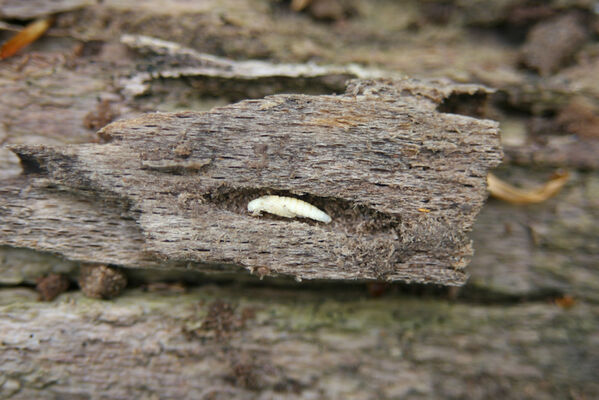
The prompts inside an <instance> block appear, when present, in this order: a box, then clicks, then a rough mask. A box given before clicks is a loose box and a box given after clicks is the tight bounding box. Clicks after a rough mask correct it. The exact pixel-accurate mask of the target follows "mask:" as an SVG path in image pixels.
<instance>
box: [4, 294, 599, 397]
mask: <svg viewBox="0 0 599 400" xmlns="http://www.w3.org/2000/svg"><path fill="white" fill-rule="evenodd" d="M3 294H4V296H10V299H9V302H12V301H14V299H21V300H20V302H19V304H15V305H5V306H3V307H0V332H1V333H0V374H2V376H3V381H2V383H3V384H2V388H1V389H0V390H1V391H0V393H1V394H2V395H3V397H5V398H6V397H10V398H11V399H31V398H36V399H53V398H88V397H91V398H95V399H130V398H161V399H182V398H190V399H192V398H193V399H255V398H264V399H272V398H286V399H311V398H319V399H396V398H405V399H422V398H449V399H458V398H469V399H489V398H506V397H508V398H530V399H555V398H570V397H573V398H589V399H590V398H595V397H597V396H598V395H599V385H598V384H597V381H596V371H597V368H599V362H598V360H599V352H598V351H599V350H598V347H597V346H596V340H597V338H596V333H597V331H596V327H597V324H598V323H599V310H597V307H596V306H587V305H577V306H575V307H574V308H571V309H567V310H564V309H562V308H560V307H558V306H557V305H554V304H550V303H529V304H514V305H510V304H504V305H496V306H482V305H476V304H451V303H448V302H446V301H442V300H423V299H413V298H406V297H398V296H386V297H383V298H381V299H379V300H374V299H367V298H364V296H363V294H361V293H360V292H356V291H355V289H354V290H351V289H347V288H344V289H340V290H339V291H335V290H334V289H331V288H329V289H328V290H327V291H326V294H325V292H323V291H322V290H321V291H310V290H304V291H297V290H284V289H266V288H259V289H248V288H246V289H244V290H243V291H239V290H236V288H235V287H227V286H224V287H222V288H216V287H205V288H201V289H195V290H192V291H190V292H188V293H186V294H181V293H179V292H178V291H177V292H174V293H168V292H166V293H156V292H154V293H144V292H141V291H130V292H129V293H128V294H127V295H125V296H123V297H121V298H119V299H118V300H116V301H115V302H102V301H97V300H93V299H86V298H84V297H83V296H82V295H80V294H63V295H61V297H59V299H58V300H56V301H55V302H54V303H36V302H35V301H31V300H28V299H29V298H31V297H32V296H34V295H29V294H27V293H18V292H16V291H15V290H13V291H8V292H7V291H5V292H4V293H3ZM27 296H29V297H27ZM0 299H2V300H0V301H6V300H5V297H4V298H0ZM11 395H12V396H11Z"/></svg>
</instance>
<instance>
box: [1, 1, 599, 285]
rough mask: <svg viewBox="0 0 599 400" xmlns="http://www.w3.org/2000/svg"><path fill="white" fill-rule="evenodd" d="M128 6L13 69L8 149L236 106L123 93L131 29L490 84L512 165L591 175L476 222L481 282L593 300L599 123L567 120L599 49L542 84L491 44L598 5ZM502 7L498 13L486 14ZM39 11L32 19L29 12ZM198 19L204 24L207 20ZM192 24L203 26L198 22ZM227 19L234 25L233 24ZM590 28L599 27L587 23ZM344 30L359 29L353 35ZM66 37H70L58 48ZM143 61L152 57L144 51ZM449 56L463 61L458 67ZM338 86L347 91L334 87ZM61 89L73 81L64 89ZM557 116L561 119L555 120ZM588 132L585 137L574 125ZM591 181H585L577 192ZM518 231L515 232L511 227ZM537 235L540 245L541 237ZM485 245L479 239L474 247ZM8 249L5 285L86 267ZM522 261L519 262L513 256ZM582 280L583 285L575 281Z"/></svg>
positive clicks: (8, 84)
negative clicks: (598, 131)
mask: <svg viewBox="0 0 599 400" xmlns="http://www.w3.org/2000/svg"><path fill="white" fill-rule="evenodd" d="M37 3H39V2H26V3H25V2H20V1H19V2H13V1H3V2H2V3H0V6H1V7H2V8H1V10H2V11H3V12H5V15H6V10H7V9H8V8H7V7H14V6H15V5H17V6H18V7H21V8H22V7H25V8H27V10H25V11H21V12H22V14H20V15H18V14H11V16H10V17H11V18H29V17H31V16H33V15H35V16H40V15H44V13H47V12H49V11H48V10H46V9H45V8H44V7H41V6H40V5H39V4H37ZM44 3H45V4H46V5H49V4H52V5H53V6H57V7H66V8H56V9H55V10H60V11H64V10H66V9H68V8H69V7H71V4H72V2H70V1H63V2H61V1H53V2H51V3H50V2H44ZM118 3H119V4H118V5H117V4H116V3H115V2H110V1H108V2H106V1H105V2H103V3H101V4H96V5H94V6H93V7H91V8H86V9H82V10H79V11H75V12H66V13H64V14H61V15H60V16H59V21H58V22H57V25H56V26H55V27H54V28H53V29H51V31H50V32H49V35H50V36H49V37H48V39H45V40H43V41H42V42H41V44H40V46H34V47H32V48H31V49H30V50H28V51H27V52H25V53H24V54H23V55H22V56H16V57H14V58H11V59H8V60H4V61H3V63H2V66H1V68H0V76H1V77H2V79H1V80H0V85H1V90H2V93H9V94H10V95H3V96H0V107H1V109H0V115H1V116H2V117H1V119H2V121H1V122H2V123H1V124H0V141H1V142H2V143H4V144H14V143H17V144H18V143H45V144H59V143H81V142H88V141H92V140H96V137H95V133H94V129H93V128H90V127H88V126H91V125H88V124H86V120H89V119H91V120H93V121H95V126H99V127H101V126H102V124H103V123H107V122H110V120H112V119H114V118H118V116H120V117H121V118H129V117H132V116H135V115H139V113H140V112H143V111H150V110H156V109H159V110H165V111H167V110H168V111H171V110H181V109H187V108H192V107H193V108H195V109H198V108H200V109H209V108H210V107H211V106H212V105H213V104H214V101H213V100H212V99H204V98H201V97H200V96H201V95H202V94H211V95H215V94H216V95H221V96H223V97H224V100H222V99H218V100H216V103H217V104H225V103H226V101H227V96H228V92H227V91H222V92H220V94H219V93H218V92H217V90H215V89H217V88H215V87H210V86H207V85H206V81H201V82H198V81H196V80H194V79H193V78H185V79H168V80H164V79H160V78H159V79H155V80H153V81H152V82H151V90H150V92H149V93H148V94H147V95H146V96H144V97H139V98H133V99H123V98H122V97H121V96H120V94H119V91H120V89H121V88H120V87H119V80H118V78H120V77H127V76H133V75H134V74H135V71H139V70H142V69H144V68H146V69H147V68H148V67H150V66H151V61H149V60H150V59H148V58H146V56H144V57H140V55H139V54H138V55H136V54H133V53H131V52H128V51H127V50H126V49H125V48H124V46H123V45H122V44H120V43H119V41H120V38H121V36H122V35H123V33H143V34H147V35H153V36H157V37H160V38H163V39H170V40H175V41H176V42H178V43H181V44H182V45H183V46H186V45H187V46H191V47H193V48H194V49H196V50H198V51H204V52H214V53H218V54H221V55H228V56H233V57H237V58H240V59H244V58H251V57H255V56H256V55H260V56H264V55H268V56H269V57H270V58H272V59H275V60H280V61H288V62H299V61H303V60H305V59H306V58H307V57H308V58H309V57H312V58H314V59H316V60H318V61H319V62H323V61H324V62H335V63H342V62H347V61H357V62H361V61H365V62H367V63H368V64H369V65H376V66H379V67H381V68H384V69H386V70H397V69H400V70H402V71H406V72H410V73H412V74H417V75H421V76H423V75H429V76H439V75H444V74H445V75H449V76H453V77H457V78H458V79H462V80H479V81H482V82H484V83H486V84H488V85H491V86H493V87H497V88H499V89H500V90H499V92H498V94H500V95H505V96H506V99H505V102H506V103H507V106H508V108H507V109H506V108H504V107H503V104H504V103H503V101H504V100H501V99H500V100H501V102H500V103H496V104H495V108H494V110H493V114H492V115H493V118H494V119H499V120H500V121H501V126H502V131H503V135H504V137H506V138H508V139H510V141H509V143H507V141H506V143H507V144H508V146H507V147H506V156H507V160H508V161H510V162H514V163H517V164H519V165H520V166H522V167H523V168H527V167H529V166H537V165H539V164H540V165H545V166H548V167H553V166H560V167H574V168H584V169H586V170H590V171H588V172H587V174H588V175H587V177H586V178H584V179H582V180H579V179H578V178H577V177H576V175H573V176H574V178H573V179H572V184H569V185H568V186H567V187H566V188H565V190H564V193H563V194H561V195H559V196H558V197H557V198H556V199H554V200H551V201H550V202H549V203H548V204H547V205H546V206H545V205H541V206H529V207H525V208H524V209H521V208H518V207H513V206H505V205H502V204H500V203H498V202H491V203H490V204H488V205H487V206H486V207H485V209H484V212H483V214H482V215H481V216H480V218H481V220H480V223H479V225H477V226H475V229H476V232H475V233H474V238H475V246H476V249H477V252H476V258H475V260H474V265H473V268H471V269H470V272H471V273H472V274H473V278H474V280H473V283H476V284H477V287H478V288H481V289H483V290H490V291H491V292H499V293H506V294H514V295H518V296H520V295H524V296H526V295H528V294H535V293H543V292H547V291H550V292H553V291H555V290H558V291H560V292H564V293H573V294H576V295H581V293H585V295H584V297H586V296H587V295H592V293H594V292H596V288H597V287H596V286H595V284H594V283H593V282H594V279H593V277H594V276H595V273H594V272H593V271H594V270H595V269H596V268H595V267H593V265H594V264H596V262H595V260H596V259H597V252H596V251H595V250H593V248H592V247H589V246H590V244H591V243H595V242H596V241H595V237H596V233H594V232H593V230H592V229H589V228H588V226H589V225H592V223H591V224H589V223H587V222H584V221H593V220H594V219H596V218H597V205H596V203H595V202H593V201H592V200H585V201H578V199H581V197H580V196H579V194H580V193H581V190H582V192H584V193H586V195H585V197H584V198H588V199H592V198H593V196H595V197H596V195H595V193H596V184H593V182H594V181H595V179H596V178H595V177H596V172H594V171H595V170H596V162H597V157H594V156H593V155H594V154H596V152H597V151H596V149H595V146H596V145H597V143H599V142H598V141H597V140H593V139H592V135H589V134H587V135H586V136H578V134H577V132H592V129H593V127H594V126H596V125H597V124H596V123H594V122H593V121H594V120H593V118H588V117H584V115H580V113H576V112H574V113H569V114H568V113H566V112H567V111H570V110H571V109H572V108H573V107H572V106H573V105H576V104H578V103H579V102H578V100H579V99H581V98H582V99H583V100H585V101H586V102H587V103H589V101H590V103H589V104H590V105H591V106H590V108H589V110H590V111H591V113H590V115H594V114H596V113H595V112H593V104H594V102H595V100H596V99H597V98H599V89H598V88H597V84H596V83H597V82H598V81H599V79H597V77H598V75H597V74H598V72H599V68H598V67H599V62H598V60H597V58H596V57H593V54H595V53H593V47H592V45H593V42H587V44H586V45H584V46H583V47H582V49H581V50H580V51H579V53H578V56H577V58H576V59H575V60H578V62H575V63H573V64H571V65H566V66H565V67H564V68H563V69H562V70H560V71H558V72H556V73H555V74H554V75H552V76H550V77H545V78H543V79H536V78H535V77H534V75H532V76H531V75H530V74H529V73H528V72H527V71H522V70H520V69H519V68H518V66H517V64H516V63H517V54H518V52H519V49H518V43H515V45H514V46H509V47H506V46H505V45H504V44H502V42H499V41H494V40H492V39H491V38H492V36H493V35H496V36H497V37H503V36H504V33H506V32H508V31H509V29H508V28H506V31H496V30H493V29H494V28H493V27H495V26H498V25H503V26H506V27H513V28H514V29H515V30H516V31H518V30H523V29H524V28H526V27H528V26H533V25H534V24H536V23H537V22H538V21H540V22H541V23H542V22H543V20H544V19H545V18H551V17H553V16H558V15H561V14H563V13H564V12H567V11H568V10H570V9H572V8H575V9H576V10H585V7H586V8H588V7H591V8H592V4H590V3H589V4H586V5H585V4H582V3H580V2H559V4H558V3H547V4H545V5H543V6H542V7H531V6H529V5H526V4H520V3H518V2H510V3H509V4H507V3H504V2H486V3H485V5H484V7H482V8H481V7H480V5H479V4H478V3H477V2H474V3H468V4H467V5H465V4H466V3H464V2H460V4H457V3H456V4H453V3H446V5H445V6H444V7H441V8H439V7H437V6H436V5H435V4H426V5H424V4H418V5H416V3H413V4H412V3H410V4H408V3H401V4H400V3H396V2H385V1H381V2H367V3H361V2H356V4H358V10H357V13H355V14H353V15H352V17H351V18H348V19H347V20H345V21H343V26H342V27H341V25H339V26H336V25H335V24H332V25H326V24H323V23H322V22H319V21H315V20H314V19H313V18H312V17H311V16H310V15H308V14H304V13H300V14H297V13H290V12H287V11H285V10H284V9H283V8H284V7H283V8H278V7H272V8H271V7H269V6H268V4H269V3H268V2H266V1H265V2H252V3H251V4H249V3H245V2H238V1H234V2H225V1H219V2H218V5H219V6H218V7H213V6H212V5H214V4H216V3H211V4H212V5H210V4H208V3H205V4H204V5H205V6H206V7H204V6H202V7H200V6H199V5H197V7H195V6H194V7H195V8H192V9H190V8H189V5H188V4H187V6H186V8H183V7H180V6H177V5H176V4H178V3H177V2H169V6H165V4H166V3H165V2H162V3H160V4H161V6H156V5H157V4H158V3H156V2H154V3H148V6H147V7H146V6H145V5H143V7H141V8H139V4H138V2H118ZM81 4H83V2H81ZM491 8H492V10H493V11H492V12H491V11H489V10H490V9H491ZM591 8H588V10H591ZM183 11H184V12H183ZM32 12H33V13H34V14H27V13H32ZM384 15H401V18H392V19H387V18H381V17H382V16H384ZM445 17H448V19H447V21H449V22H447V23H448V25H447V26H443V25H440V24H442V23H443V18H445ZM200 19H201V20H202V21H203V22H202V23H201V24H198V23H197V21H198V20H200ZM188 20H189V21H194V23H193V24H189V23H188V22H186V21H188ZM224 20H226V21H228V22H227V23H223V21H224ZM147 21H154V22H153V23H147ZM157 21H158V22H159V23H156V22H157ZM106 23H108V24H109V25H108V27H109V29H107V26H106ZM298 26H301V29H299V28H298ZM469 26H477V27H482V29H483V32H484V29H486V27H490V28H491V30H490V31H486V32H487V34H489V33H490V32H492V33H493V34H492V35H487V36H485V35H482V36H481V35H477V37H476V41H472V40H471V37H469V36H467V35H466V34H465V32H466V30H467V29H468V27H469ZM587 26H588V27H593V26H597V25H596V24H595V25H593V23H592V21H589V23H588V24H587ZM409 27H418V29H417V30H414V29H411V28H409ZM460 30H462V31H460ZM264 31H266V33H265V32H264ZM298 31H301V32H302V35H301V36H300V38H301V40H298V35H297V32H298ZM347 31H351V32H352V34H351V35H349V36H347V35H346V34H345V32H347ZM286 32H287V33H286ZM381 32H384V34H383V33H381ZM447 32H450V34H446V33H447ZM272 33H274V34H272ZM57 36H61V37H60V39H58V38H57ZM73 37H76V38H79V39H81V38H85V39H93V40H91V41H89V42H83V43H81V42H78V41H77V40H73V39H70V38H73ZM200 38H201V40H200ZM490 39H491V40H490ZM98 40H103V41H102V42H99V41H98ZM257 51H258V53H256V52H257ZM142 53H147V51H146V50H145V49H142ZM448 59H450V60H451V61H452V62H450V63H448V62H447V60H448ZM575 60H573V61H575ZM171 61H176V60H171ZM169 62H170V61H169ZM137 65H139V68H137V67H136V66H137ZM167 65H173V64H168V63H167ZM333 81H337V82H338V80H337V79H333ZM62 82H72V83H73V84H72V85H67V86H65V85H63V84H61V83H62ZM279 82H280V81H279ZM221 83H222V81H221ZM264 83H265V82H264V81H260V80H257V81H248V82H239V81H237V82H236V84H235V85H229V86H228V87H229V88H231V87H235V88H236V89H237V91H236V92H235V96H233V97H235V98H240V97H243V96H245V97H257V96H261V95H264V94H268V93H274V92H276V91H278V90H285V91H288V90H289V89H290V88H291V87H293V86H294V84H293V82H291V86H290V85H289V81H288V82H287V83H285V84H281V83H276V84H273V81H268V80H267V81H266V85H264ZM269 85H270V89H271V90H270V91H269V90H268V89H269V88H268V86H269ZM305 89H306V88H305ZM296 90H298V89H297V87H296ZM463 100H464V99H463ZM466 101H467V100H466ZM458 103H459V101H458ZM513 109H516V110H519V112H520V114H517V115H512V114H511V111H510V110H513ZM574 110H576V108H574ZM588 114H589V113H588V112H587V115H588ZM548 115H549V117H548ZM551 115H556V116H557V117H560V118H561V119H559V120H558V121H556V118H553V117H551ZM568 115H569V117H570V119H574V120H575V121H577V124H574V126H572V124H570V125H568V124H566V125H565V124H563V123H561V122H562V121H563V120H564V117H565V118H566V120H567V119H568V118H567V117H568ZM102 116H103V117H102ZM115 116H116V117H115ZM577 116H582V118H579V117H577ZM89 117H91V118H89ZM531 120H535V121H536V120H540V121H541V122H542V127H544V128H543V130H542V131H540V133H539V134H535V133H534V132H532V131H531V124H530V121H531ZM558 122H560V123H558ZM535 124H536V122H535ZM577 126H578V128H582V129H577ZM513 127H516V128H517V129H513ZM546 128H550V129H546ZM514 130H515V131H517V132H516V134H515V136H516V137H517V140H516V141H515V142H514V141H512V140H511V139H512V137H513V136H514V135H512V133H511V132H512V131H514ZM548 133H551V135H548ZM0 159H2V160H3V164H2V165H3V168H2V169H0V176H14V175H16V174H17V173H18V172H19V166H18V164H17V159H16V157H15V156H14V155H13V154H12V153H11V152H10V151H8V150H7V149H5V148H3V149H1V150H0ZM506 171H507V172H508V174H506V175H505V177H506V178H507V179H509V171H510V169H509V167H508V168H507V169H506ZM522 171H523V172H522V173H521V174H520V178H519V182H520V183H521V184H522V185H524V186H534V185H535V184H538V183H540V182H542V181H543V180H545V179H547V177H548V176H549V174H550V173H551V171H550V170H547V169H538V168H537V169H534V170H531V169H522ZM582 182H588V184H584V185H583V186H582V187H579V186H578V185H579V184H582ZM566 199H568V200H567V201H571V203H570V204H573V206H572V208H570V210H571V211H569V213H568V214H567V215H571V214H572V213H575V214H576V215H581V216H583V217H581V218H577V219H576V220H575V221H576V222H575V223H572V222H567V221H566V220H564V218H566V214H563V213H562V214H556V213H555V212H554V210H555V209H556V206H557V205H560V204H562V203H563V202H565V201H566ZM561 208H563V207H561ZM541 209H544V210H546V211H543V212H541V213H539V212H538V211H537V210H541ZM514 213H515V214H517V215H519V216H520V217H519V220H518V221H516V222H515V223H513V224H512V223H508V224H507V225H504V224H501V223H499V222H498V221H499V220H500V219H508V220H511V219H512V217H511V215H512V214H514ZM504 214H505V215H504ZM529 219H530V220H532V221H534V222H535V224H537V225H538V224H541V225H542V226H543V229H544V235H549V236H550V237H552V238H554V239H552V241H551V242H554V241H555V240H560V241H563V240H565V239H566V237H568V238H570V240H574V241H576V242H577V243H586V245H585V246H587V247H585V248H586V249H587V250H585V252H581V247H579V246H573V247H570V246H557V247H553V248H554V250H550V249H549V247H548V246H546V245H544V244H543V243H542V242H538V241H535V240H532V239H531V236H527V232H532V231H531V230H530V229H529V227H528V225H527V223H525V222H522V221H527V220H529ZM502 225H503V227H502ZM508 225H513V226H512V228H513V227H514V226H515V227H516V228H517V229H515V230H513V229H512V230H510V229H509V228H505V226H508ZM564 226H567V229H566V230H564V229H562V227H564ZM478 227H480V229H479V228H478ZM500 231H501V232H500ZM502 232H503V233H502ZM513 232H519V233H518V235H517V237H516V236H513V235H515V234H512V233H513ZM498 235H499V236H498ZM535 235H536V236H538V233H535ZM564 235H565V236H564ZM479 237H482V239H480V240H476V239H477V238H479ZM559 238H562V239H559ZM558 252H559V254H560V256H559V257H558V258H559V259H563V260H567V259H569V258H571V259H577V258H578V257H583V258H584V259H585V260H586V261H585V262H584V263H582V264H579V263H578V262H577V263H567V262H564V263H561V262H560V263H559V265H558V264H556V263H552V264H553V266H554V268H555V269H552V270H547V269H546V268H542V266H544V265H547V264H546V263H545V262H544V261H543V260H550V261H551V260H555V258H554V256H555V254H556V253H558ZM0 253H1V256H0V261H1V262H0V281H1V282H3V283H9V282H10V283H18V282H28V283H32V282H34V281H35V279H36V278H37V277H39V276H41V275H43V274H44V273H46V272H48V271H52V270H56V269H58V270H60V271H66V270H67V269H68V270H71V271H73V273H74V272H75V271H76V263H69V262H67V261H64V260H61V259H57V258H55V257H51V256H49V255H44V254H40V255H37V256H36V257H34V258H35V259H36V260H37V259H38V258H39V262H33V261H32V262H31V263H30V264H28V265H29V267H28V268H23V269H21V270H20V269H19V268H17V267H16V266H17V264H19V263H21V262H23V261H22V260H23V257H28V258H29V257H30V256H29V254H31V253H30V252H28V251H26V250H23V252H22V253H20V252H19V250H18V249H11V248H8V249H0ZM510 254H512V255H514V257H516V255H517V254H520V255H521V256H522V258H519V259H518V260H519V261H517V264H518V265H519V267H518V268H513V269H510V272H509V273H506V269H507V268H508V266H507V265H506V260H508V258H506V257H508V255H510ZM533 255H534V257H533ZM479 256H480V257H479ZM514 257H511V256H510V258H509V259H510V260H512V261H513V259H514ZM31 259H32V260H33V258H31ZM534 260H537V261H534ZM514 262H515V261H514ZM540 267H541V268H540ZM573 268H574V271H573ZM572 272H574V273H572ZM585 276H586V278H584V277H585ZM572 277H580V278H577V279H574V280H571V279H570V278H572ZM547 278H550V279H547ZM582 282H584V284H583V285H581V283H582Z"/></svg>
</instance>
